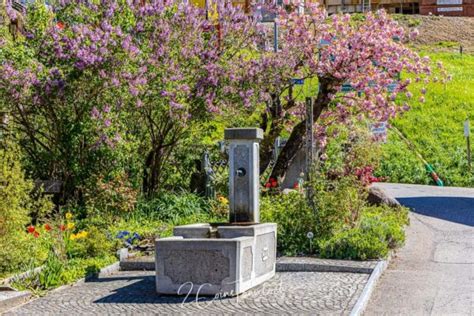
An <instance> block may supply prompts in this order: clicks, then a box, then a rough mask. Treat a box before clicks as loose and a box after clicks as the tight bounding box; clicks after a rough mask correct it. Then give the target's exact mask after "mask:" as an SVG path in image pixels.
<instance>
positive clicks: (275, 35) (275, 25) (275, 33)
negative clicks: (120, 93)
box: [273, 21, 278, 53]
mask: <svg viewBox="0 0 474 316" xmlns="http://www.w3.org/2000/svg"><path fill="white" fill-rule="evenodd" d="M273 50H274V51H275V53H278V23H277V22H276V21H275V22H273Z"/></svg>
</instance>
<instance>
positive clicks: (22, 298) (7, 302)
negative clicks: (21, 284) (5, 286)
mask: <svg viewBox="0 0 474 316" xmlns="http://www.w3.org/2000/svg"><path fill="white" fill-rule="evenodd" d="M30 298H31V292H30V291H0V314H2V313H4V312H6V311H7V310H9V309H12V308H13V307H16V306H18V305H21V304H23V303H24V302H26V301H27V300H29V299H30Z"/></svg>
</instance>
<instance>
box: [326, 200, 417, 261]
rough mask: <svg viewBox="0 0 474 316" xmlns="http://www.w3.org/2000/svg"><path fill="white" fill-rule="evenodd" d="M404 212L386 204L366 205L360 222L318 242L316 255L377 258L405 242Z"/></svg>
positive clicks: (405, 215) (406, 220)
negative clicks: (318, 252) (318, 250)
mask: <svg viewBox="0 0 474 316" xmlns="http://www.w3.org/2000/svg"><path fill="white" fill-rule="evenodd" d="M407 214H408V211H407V209H405V208H399V209H397V210H393V209H390V208H388V207H368V208H367V209H365V210H364V212H363V215H362V218H361V221H360V223H359V224H358V225H357V226H356V227H354V228H349V229H346V230H343V231H341V232H339V233H337V234H335V235H334V236H333V237H331V238H329V239H328V240H324V241H322V242H321V243H320V245H319V246H320V255H321V257H323V258H335V259H359V260H367V259H378V258H383V257H385V256H387V254H388V252H389V250H390V249H393V248H396V247H400V246H401V245H403V242H404V241H405V233H404V231H403V226H404V225H405V224H407V223H408V215H407Z"/></svg>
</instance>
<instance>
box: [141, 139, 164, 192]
mask: <svg viewBox="0 0 474 316" xmlns="http://www.w3.org/2000/svg"><path fill="white" fill-rule="evenodd" d="M161 160H162V157H161V147H160V146H157V147H154V148H153V149H151V150H150V152H149V153H148V155H147V158H146V160H145V167H144V170H143V192H144V193H145V195H146V196H148V197H150V196H151V195H153V193H155V192H156V190H157V188H158V184H159V178H160V173H161V163H162V161H161Z"/></svg>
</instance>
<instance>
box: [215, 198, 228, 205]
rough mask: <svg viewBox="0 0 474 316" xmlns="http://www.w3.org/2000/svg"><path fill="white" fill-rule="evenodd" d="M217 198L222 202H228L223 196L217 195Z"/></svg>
mask: <svg viewBox="0 0 474 316" xmlns="http://www.w3.org/2000/svg"><path fill="white" fill-rule="evenodd" d="M217 200H218V201H219V202H221V203H222V204H229V200H228V199H226V198H225V197H223V196H219V197H218V198H217Z"/></svg>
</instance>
